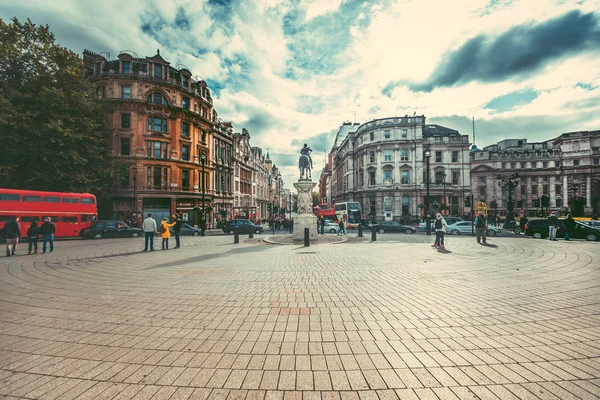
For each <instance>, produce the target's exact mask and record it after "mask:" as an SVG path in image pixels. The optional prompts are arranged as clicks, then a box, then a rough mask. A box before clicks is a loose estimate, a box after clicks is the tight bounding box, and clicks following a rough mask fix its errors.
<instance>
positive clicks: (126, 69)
mask: <svg viewBox="0 0 600 400" xmlns="http://www.w3.org/2000/svg"><path fill="white" fill-rule="evenodd" d="M123 73H124V74H130V73H131V61H123Z"/></svg>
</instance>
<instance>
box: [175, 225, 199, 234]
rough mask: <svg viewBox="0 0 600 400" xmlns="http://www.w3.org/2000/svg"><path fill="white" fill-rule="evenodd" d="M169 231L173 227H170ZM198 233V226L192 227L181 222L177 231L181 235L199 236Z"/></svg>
mask: <svg viewBox="0 0 600 400" xmlns="http://www.w3.org/2000/svg"><path fill="white" fill-rule="evenodd" d="M171 231H173V228H171ZM200 233H202V230H201V229H200V228H194V227H193V226H191V225H189V224H182V225H181V230H180V231H179V235H181V236H200Z"/></svg>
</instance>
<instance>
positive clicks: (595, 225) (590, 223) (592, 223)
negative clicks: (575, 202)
mask: <svg viewBox="0 0 600 400" xmlns="http://www.w3.org/2000/svg"><path fill="white" fill-rule="evenodd" d="M579 222H581V223H582V224H585V225H588V226H591V227H592V228H600V221H592V220H584V221H579Z"/></svg>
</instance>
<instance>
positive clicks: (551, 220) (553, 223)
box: [548, 212, 558, 242]
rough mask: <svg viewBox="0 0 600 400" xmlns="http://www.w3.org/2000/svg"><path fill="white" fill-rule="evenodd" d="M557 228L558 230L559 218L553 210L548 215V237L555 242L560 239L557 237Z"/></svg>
mask: <svg viewBox="0 0 600 400" xmlns="http://www.w3.org/2000/svg"><path fill="white" fill-rule="evenodd" d="M557 230H558V218H557V217H556V213H555V212H553V213H552V214H550V216H549V217H548V237H549V240H551V241H553V242H557V241H558V239H556V231H557Z"/></svg>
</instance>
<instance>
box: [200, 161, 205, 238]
mask: <svg viewBox="0 0 600 400" xmlns="http://www.w3.org/2000/svg"><path fill="white" fill-rule="evenodd" d="M200 162H201V163H202V214H200V236H205V235H206V232H205V230H206V221H205V220H204V218H205V216H206V212H205V210H204V190H205V187H204V184H205V183H204V165H205V164H206V152H205V151H204V150H202V152H201V153H200Z"/></svg>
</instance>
